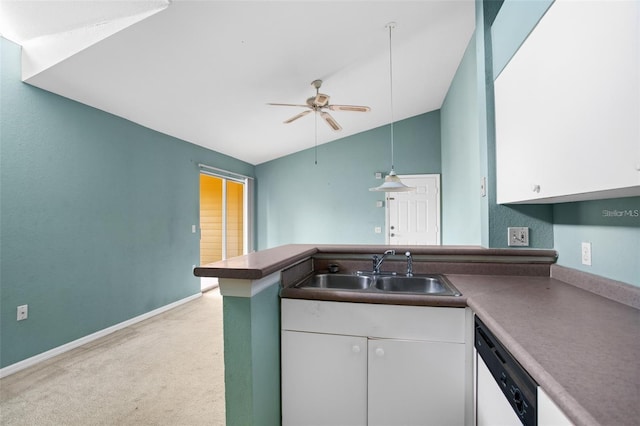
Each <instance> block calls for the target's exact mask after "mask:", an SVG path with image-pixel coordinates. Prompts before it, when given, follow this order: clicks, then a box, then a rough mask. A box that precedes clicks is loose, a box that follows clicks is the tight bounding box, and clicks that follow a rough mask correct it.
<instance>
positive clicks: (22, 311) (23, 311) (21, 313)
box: [16, 305, 29, 321]
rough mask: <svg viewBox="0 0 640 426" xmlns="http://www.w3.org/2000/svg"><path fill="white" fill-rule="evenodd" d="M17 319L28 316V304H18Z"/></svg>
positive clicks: (24, 318)
mask: <svg viewBox="0 0 640 426" xmlns="http://www.w3.org/2000/svg"><path fill="white" fill-rule="evenodd" d="M17 311H18V313H17V318H16V319H17V320H18V321H22V320H26V319H27V318H28V317H29V305H20V306H18V309H17Z"/></svg>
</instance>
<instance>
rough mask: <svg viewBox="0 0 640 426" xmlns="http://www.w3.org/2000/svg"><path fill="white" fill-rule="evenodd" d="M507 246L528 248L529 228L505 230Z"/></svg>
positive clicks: (521, 227) (518, 227)
mask: <svg viewBox="0 0 640 426" xmlns="http://www.w3.org/2000/svg"><path fill="white" fill-rule="evenodd" d="M507 232H508V238H509V239H508V242H507V244H508V245H509V246H519V247H528V246H529V228H527V227H526V226H517V227H511V228H507Z"/></svg>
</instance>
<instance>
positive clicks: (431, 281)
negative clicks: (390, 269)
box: [374, 275, 460, 296]
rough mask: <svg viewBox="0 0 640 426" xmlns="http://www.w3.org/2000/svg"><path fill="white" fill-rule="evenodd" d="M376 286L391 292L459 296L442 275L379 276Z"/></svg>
mask: <svg viewBox="0 0 640 426" xmlns="http://www.w3.org/2000/svg"><path fill="white" fill-rule="evenodd" d="M374 286H375V288H377V289H379V290H382V291H387V292H391V293H424V294H432V295H436V294H437V295H443V296H459V295H460V292H459V291H457V290H455V289H454V288H453V286H452V285H451V283H449V282H448V281H446V280H445V279H444V277H443V276H441V275H429V276H411V277H407V276H395V277H378V278H377V279H376V281H375V284H374Z"/></svg>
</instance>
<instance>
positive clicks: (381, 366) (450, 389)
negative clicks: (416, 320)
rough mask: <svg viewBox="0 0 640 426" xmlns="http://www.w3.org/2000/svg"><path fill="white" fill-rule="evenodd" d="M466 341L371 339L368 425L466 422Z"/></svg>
mask: <svg viewBox="0 0 640 426" xmlns="http://www.w3.org/2000/svg"><path fill="white" fill-rule="evenodd" d="M464 355H465V345H464V344H463V343H445V342H423V341H410V340H392V339H371V340H369V388H368V394H369V405H368V423H367V424H368V425H369V426H376V425H381V426H382V425H439V426H444V425H454V426H459V425H463V424H465V421H464V420H465V418H464V415H465V409H464V404H465V392H464V386H465V382H464V374H465V372H464V367H463V366H464Z"/></svg>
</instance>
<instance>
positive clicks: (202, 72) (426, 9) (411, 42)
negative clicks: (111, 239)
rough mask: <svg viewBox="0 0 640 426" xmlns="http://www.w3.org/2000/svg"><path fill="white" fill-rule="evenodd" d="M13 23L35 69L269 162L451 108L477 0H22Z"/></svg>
mask: <svg viewBox="0 0 640 426" xmlns="http://www.w3.org/2000/svg"><path fill="white" fill-rule="evenodd" d="M0 6H1V9H0V31H1V32H2V36H3V37H5V38H7V39H10V40H13V41H15V42H16V43H19V44H20V45H22V46H23V79H24V80H25V81H26V82H28V83H29V84H32V85H34V86H37V87H40V88H42V89H45V90H48V91H51V92H54V93H57V94H59V95H62V96H65V97H67V98H70V99H74V100H76V101H78V102H82V103H84V104H87V105H90V106H92V107H95V108H98V109H100V110H103V111H106V112H109V113H111V114H114V115H117V116H120V117H123V118H126V119H128V120H131V121H133V122H136V123H139V124H141V125H143V126H146V127H148V128H151V129H154V130H157V131H160V132H163V133H166V134H168V135H171V136H175V137H177V138H180V139H183V140H186V141H188V142H191V143H194V144H197V145H201V146H204V147H206V148H210V149H213V150H215V151H218V152H221V153H224V154H227V155H230V156H232V157H235V158H238V159H240V160H244V161H246V162H249V163H251V164H260V163H262V162H265V161H269V160H272V159H275V158H278V157H281V156H284V155H288V154H290V153H293V152H297V151H300V150H303V149H306V148H310V147H312V146H314V144H315V143H316V130H315V124H316V123H315V119H314V114H309V115H307V116H305V117H302V118H300V119H298V120H295V121H294V122H292V123H290V124H283V121H284V120H286V119H288V118H290V117H292V116H294V115H296V114H298V113H299V112H301V111H302V110H303V109H302V108H297V107H282V106H280V107H276V106H269V105H267V104H268V103H270V102H276V103H292V104H304V103H305V100H306V99H307V98H308V97H310V96H313V95H315V89H314V88H313V87H312V86H311V82H312V81H313V80H315V79H322V80H323V85H322V88H321V90H320V91H321V92H322V93H325V94H327V95H330V96H331V99H330V103H332V104H351V105H353V104H355V105H368V106H370V107H371V111H370V112H368V113H359V112H348V111H329V112H330V114H331V115H332V116H333V117H334V118H335V120H336V121H338V122H339V123H340V125H341V126H342V130H341V131H340V132H335V131H333V130H332V129H330V128H329V127H328V126H327V125H326V123H324V121H323V120H322V119H321V118H320V117H318V120H317V143H318V144H322V143H326V142H330V141H333V140H336V139H339V138H342V137H345V136H349V135H352V134H355V133H359V132H362V131H365V130H369V129H372V128H375V127H379V126H382V125H385V124H388V123H389V122H390V120H391V107H390V105H391V100H390V84H389V32H388V30H387V28H386V27H385V26H386V24H387V23H389V22H391V21H395V22H396V23H397V24H396V28H395V29H394V30H393V33H392V47H393V50H392V52H393V56H392V57H393V116H394V119H395V120H396V121H397V120H401V119H403V118H408V117H412V116H415V115H418V114H421V113H424V112H428V111H432V110H435V109H438V108H440V107H441V105H442V102H443V100H444V97H445V95H446V93H447V90H448V88H449V85H450V83H451V81H452V79H453V76H454V74H455V71H456V69H457V67H458V65H459V63H460V60H461V58H462V55H463V53H464V50H465V48H466V46H467V44H468V42H469V40H470V38H471V35H472V33H473V29H474V1H473V0H441V1H438V0H425V1H358V0H351V1H329V0H320V1H270V0H261V1H217V0H211V1H194V0H173V1H171V2H169V1H144V0H142V1H135V0H134V1H109V0H103V1H100V0H98V1H68V0H62V1H51V2H46V1H28V0H20V1H11V0H2V2H0Z"/></svg>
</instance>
